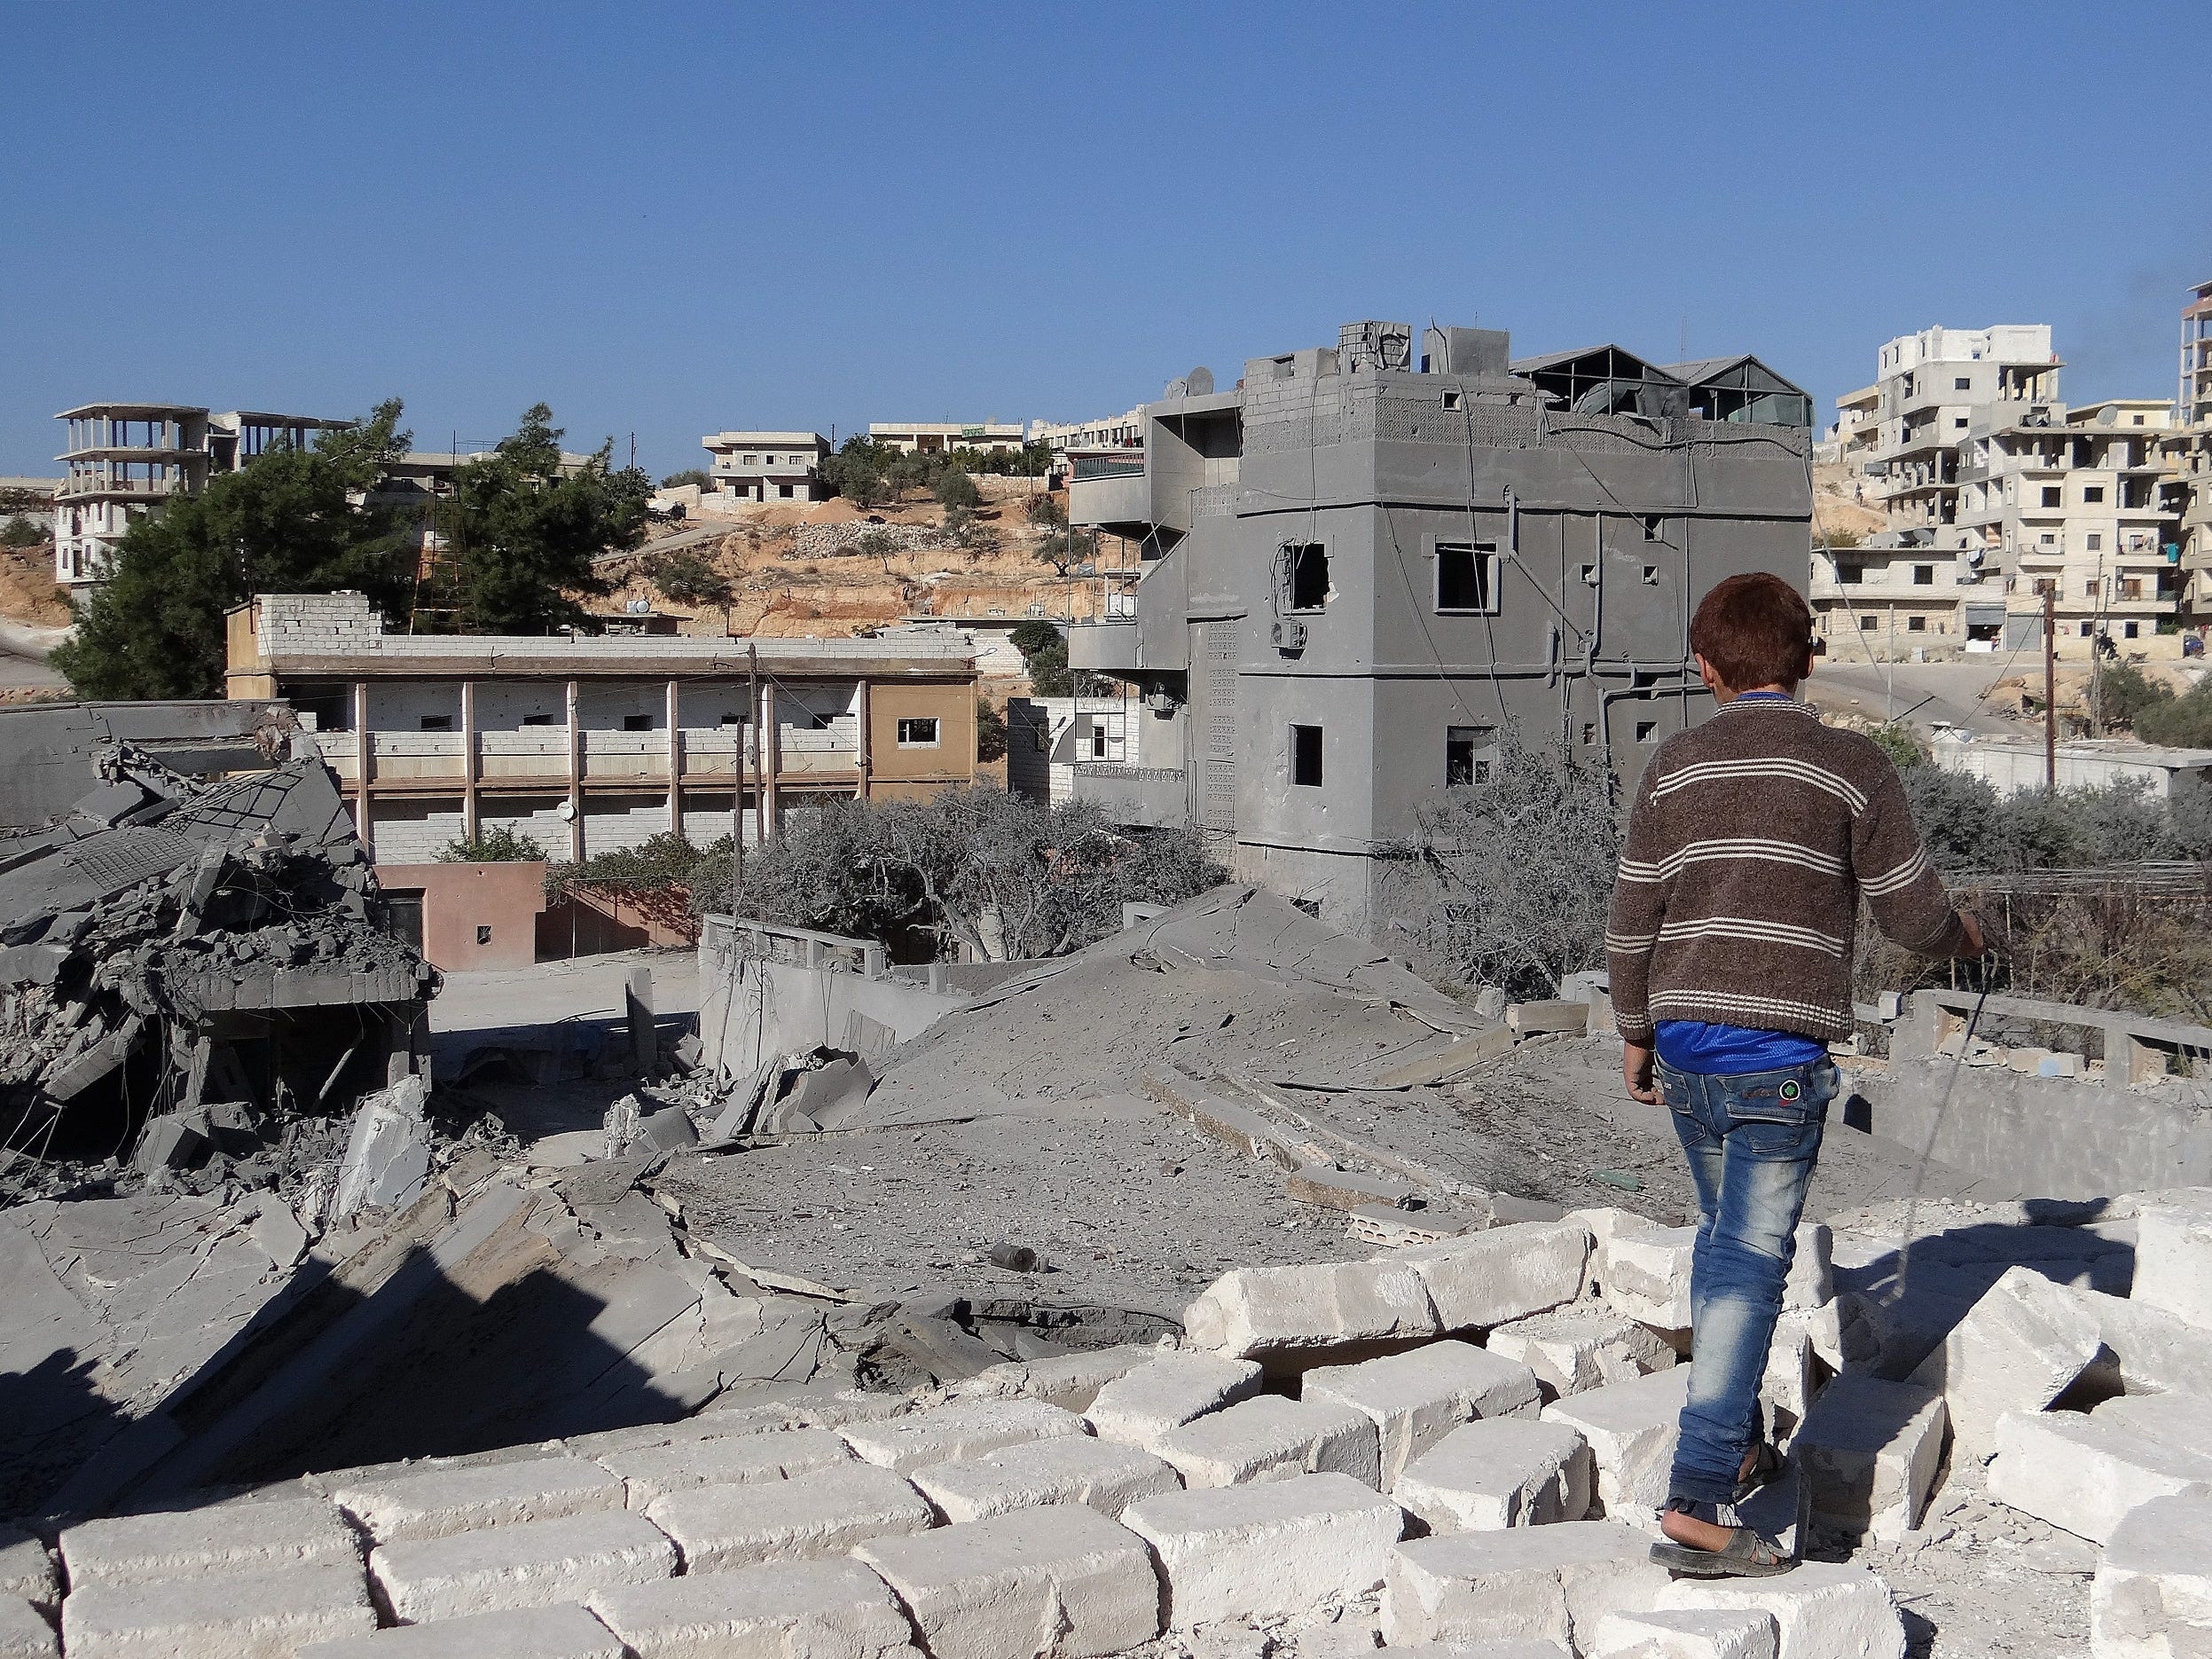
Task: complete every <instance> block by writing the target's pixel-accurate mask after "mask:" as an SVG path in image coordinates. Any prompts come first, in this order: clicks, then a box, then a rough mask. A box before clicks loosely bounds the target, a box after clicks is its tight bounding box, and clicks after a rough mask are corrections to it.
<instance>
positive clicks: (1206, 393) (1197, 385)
mask: <svg viewBox="0 0 2212 1659" xmlns="http://www.w3.org/2000/svg"><path fill="white" fill-rule="evenodd" d="M1183 383H1184V384H1185V385H1187V386H1188V387H1189V388H1190V395H1191V396H1192V397H1212V395H1213V371H1212V369H1208V368H1196V369H1193V370H1191V371H1190V373H1188V374H1186V375H1184V376H1183Z"/></svg>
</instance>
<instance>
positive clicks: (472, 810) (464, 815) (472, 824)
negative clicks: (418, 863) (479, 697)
mask: <svg viewBox="0 0 2212 1659" xmlns="http://www.w3.org/2000/svg"><path fill="white" fill-rule="evenodd" d="M476 777H477V766H476V682H475V680H462V681H461V838H462V839H463V840H465V841H474V840H475V839H476V837H477V830H478V819H477V813H476Z"/></svg>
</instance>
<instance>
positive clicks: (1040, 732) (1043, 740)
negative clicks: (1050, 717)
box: [1029, 720, 1052, 755]
mask: <svg viewBox="0 0 2212 1659" xmlns="http://www.w3.org/2000/svg"><path fill="white" fill-rule="evenodd" d="M1029 729H1030V733H1031V735H1032V736H1034V737H1035V738H1036V740H1037V752H1038V753H1039V754H1040V755H1041V754H1047V753H1049V752H1050V751H1051V750H1052V734H1051V732H1049V731H1047V729H1046V727H1045V723H1044V722H1043V721H1042V720H1039V721H1038V722H1037V724H1036V725H1034V726H1032V727H1030V728H1029Z"/></svg>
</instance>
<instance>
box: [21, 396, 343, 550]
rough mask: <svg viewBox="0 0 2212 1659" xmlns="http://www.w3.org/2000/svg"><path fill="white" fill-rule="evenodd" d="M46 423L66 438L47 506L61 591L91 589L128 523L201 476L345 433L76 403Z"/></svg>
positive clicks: (296, 423)
mask: <svg viewBox="0 0 2212 1659" xmlns="http://www.w3.org/2000/svg"><path fill="white" fill-rule="evenodd" d="M54 419H55V420H57V421H61V422H62V423H63V427H64V429H65V431H66V433H67V440H66V445H65V447H64V449H63V451H62V452H61V454H59V456H57V457H56V458H55V459H56V460H59V461H61V462H63V463H64V464H65V465H66V466H67V468H68V474H67V476H66V477H64V478H63V480H62V482H61V487H60V489H59V491H57V492H56V494H55V498H54V580H55V581H56V582H58V583H59V584H60V585H61V586H65V587H79V586H83V585H85V584H86V583H89V582H98V581H99V580H101V579H102V578H104V577H106V574H107V567H108V561H109V560H110V559H111V558H113V557H114V551H115V544H116V543H117V542H119V541H121V540H122V538H123V532H124V531H127V530H129V528H130V525H131V523H132V522H133V521H134V520H136V519H139V518H143V517H145V515H148V514H151V513H158V512H160V511H161V507H162V506H163V505H164V504H165V503H167V502H168V501H169V500H170V499H172V498H174V497H176V496H179V495H193V494H197V493H198V492H199V491H200V489H202V488H203V487H204V486H205V485H206V484H207V482H208V477H209V476H210V475H212V474H216V473H224V472H236V471H237V470H238V469H239V468H241V467H243V466H245V465H246V463H247V461H249V460H253V459H254V457H255V456H256V455H259V454H261V453H263V452H264V451H266V450H268V449H269V448H271V446H272V445H274V444H279V443H289V444H302V445H303V444H307V443H309V442H310V440H311V439H312V437H313V436H314V435H315V434H316V433H317V432H318V431H321V430H323V429H326V428H330V427H342V426H345V425H347V424H348V422H346V421H326V420H320V419H318V418H317V417H315V416H313V415H286V414H268V413H261V412H258V411H248V410H239V409H233V410H230V411H227V412H226V413H222V414H214V413H209V412H208V410H207V409H205V408H202V407H200V405H196V404H119V403H100V404H84V405H80V406H79V407H77V408H75V409H65V410H63V411H62V412H61V413H59V414H58V415H56V416H55V417H54Z"/></svg>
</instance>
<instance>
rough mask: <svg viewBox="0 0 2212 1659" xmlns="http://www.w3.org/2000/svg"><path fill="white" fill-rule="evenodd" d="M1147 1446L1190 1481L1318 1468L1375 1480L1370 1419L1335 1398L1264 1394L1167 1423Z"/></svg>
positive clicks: (1279, 1475) (1269, 1476) (1219, 1482)
mask: <svg viewBox="0 0 2212 1659" xmlns="http://www.w3.org/2000/svg"><path fill="white" fill-rule="evenodd" d="M1153 1449H1154V1450H1155V1451H1157V1452H1158V1453H1159V1455H1160V1456H1161V1457H1162V1458H1164V1459H1166V1460H1167V1461H1168V1462H1169V1463H1170V1464H1172V1465H1173V1466H1174V1468H1175V1472H1176V1473H1177V1474H1180V1475H1181V1476H1182V1478H1183V1484H1184V1485H1185V1486H1190V1487H1201V1486H1237V1485H1242V1484H1243V1483H1244V1482H1249V1481H1282V1480H1288V1479H1290V1478H1291V1477H1292V1476H1294V1475H1299V1474H1324V1473H1333V1474H1348V1475H1350V1476H1351V1477H1352V1478H1353V1480H1355V1481H1359V1482H1361V1483H1362V1484H1364V1485H1367V1486H1369V1487H1374V1486H1377V1485H1379V1484H1380V1481H1379V1478H1378V1475H1377V1451H1376V1430H1375V1424H1374V1422H1373V1420H1372V1419H1369V1416H1368V1415H1367V1413H1366V1412H1364V1411H1360V1410H1358V1409H1356V1408H1355V1407H1353V1406H1350V1405H1345V1404H1343V1403H1337V1402H1320V1401H1304V1400H1286V1399H1284V1398H1282V1396H1280V1395H1273V1394H1263V1395H1261V1396H1259V1397H1258V1398H1257V1399H1251V1400H1243V1401H1240V1402H1238V1403H1236V1404H1235V1405H1232V1406H1229V1407H1228V1408H1227V1409H1226V1410H1224V1411H1211V1412H1208V1413H1207V1414H1206V1415H1205V1416H1204V1417H1201V1418H1199V1419H1196V1421H1195V1422H1189V1423H1185V1424H1184V1425H1183V1426H1182V1427H1181V1428H1176V1429H1171V1430H1169V1431H1168V1432H1167V1433H1166V1434H1165V1435H1161V1436H1160V1438H1159V1440H1158V1442H1157V1444H1156V1445H1155V1446H1154V1448H1153Z"/></svg>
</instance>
